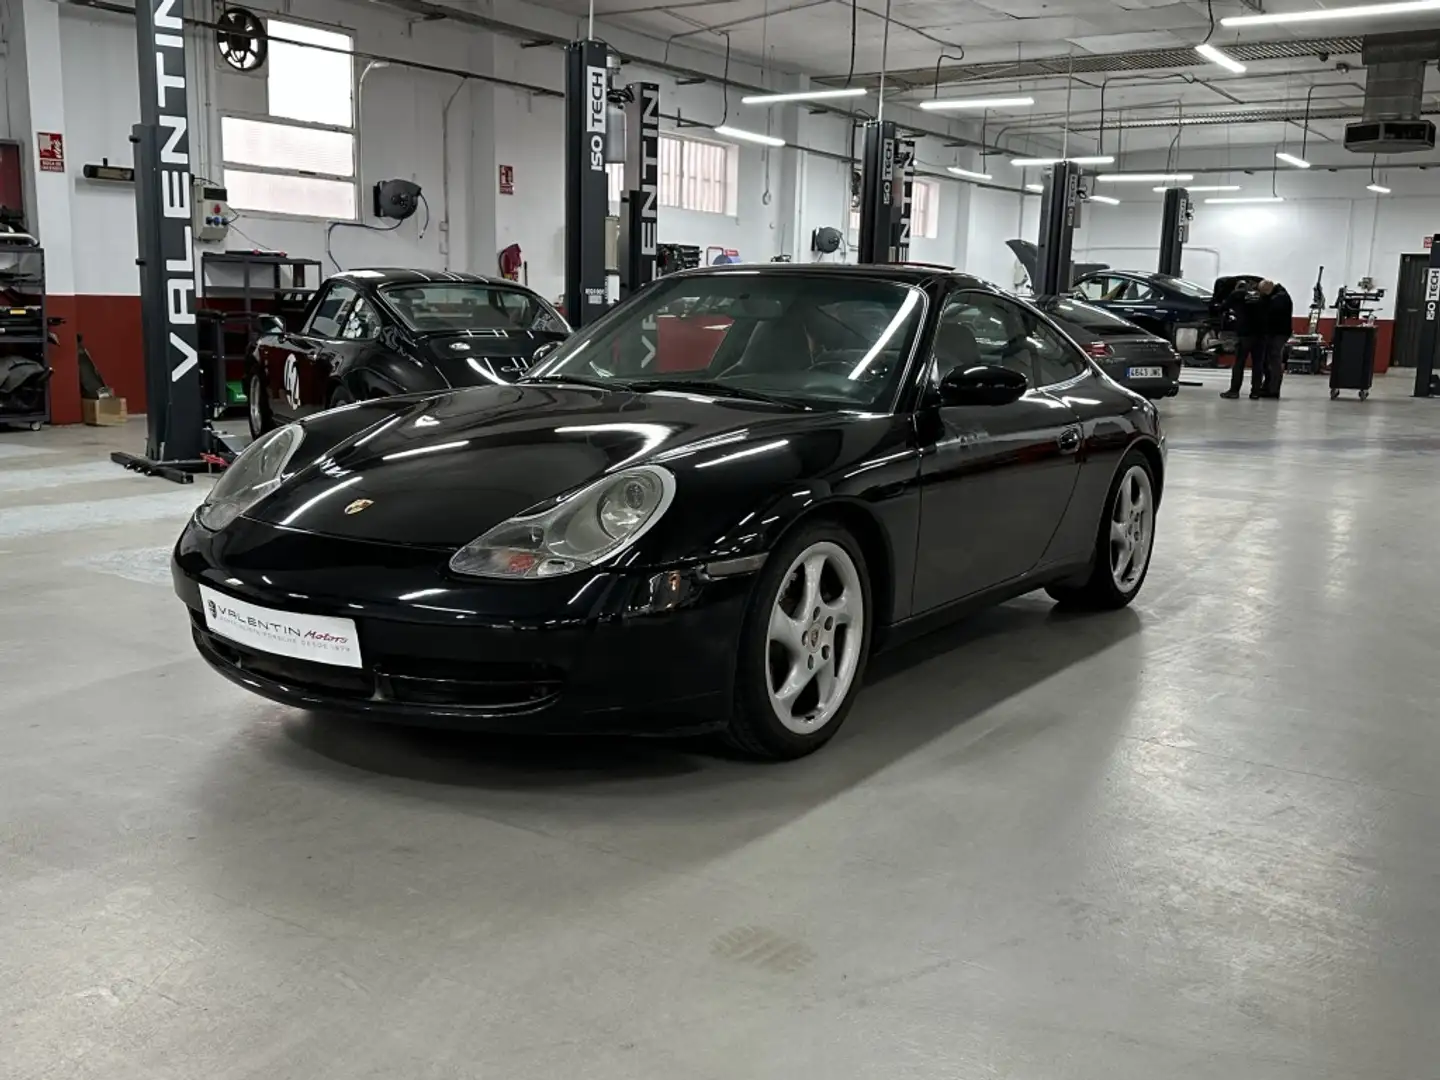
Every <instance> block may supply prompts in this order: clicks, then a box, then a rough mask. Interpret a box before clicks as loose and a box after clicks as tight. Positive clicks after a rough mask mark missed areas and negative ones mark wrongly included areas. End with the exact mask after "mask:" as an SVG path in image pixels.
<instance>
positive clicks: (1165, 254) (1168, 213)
mask: <svg viewBox="0 0 1440 1080" xmlns="http://www.w3.org/2000/svg"><path fill="white" fill-rule="evenodd" d="M1192 216H1194V213H1193V210H1192V209H1191V205H1190V192H1189V191H1187V190H1186V189H1185V188H1170V189H1169V190H1168V191H1166V192H1165V203H1164V207H1163V209H1162V211H1161V215H1160V265H1159V266H1158V267H1157V269H1158V270H1159V271H1160V273H1162V274H1168V275H1169V276H1170V277H1184V275H1183V274H1182V273H1181V272H1180V264H1181V263H1182V262H1183V261H1184V258H1185V243H1186V241H1187V240H1189V239H1190V218H1191V217H1192Z"/></svg>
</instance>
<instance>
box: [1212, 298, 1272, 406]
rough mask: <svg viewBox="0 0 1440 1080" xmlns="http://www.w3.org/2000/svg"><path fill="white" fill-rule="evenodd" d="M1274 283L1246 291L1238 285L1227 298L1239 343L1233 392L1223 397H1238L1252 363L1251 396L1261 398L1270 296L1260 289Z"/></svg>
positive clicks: (1228, 308) (1232, 381) (1231, 379)
mask: <svg viewBox="0 0 1440 1080" xmlns="http://www.w3.org/2000/svg"><path fill="white" fill-rule="evenodd" d="M1269 284H1271V283H1270V282H1268V281H1263V282H1261V283H1260V285H1259V286H1257V287H1254V288H1246V287H1244V286H1241V285H1236V286H1235V289H1234V290H1233V291H1232V292H1231V293H1230V295H1229V296H1227V297H1226V298H1225V309H1226V310H1227V311H1231V312H1234V314H1235V332H1236V334H1238V335H1239V340H1238V341H1237V342H1236V343H1235V363H1234V364H1233V365H1231V368H1230V389H1229V390H1226V391H1225V392H1224V393H1223V394H1221V395H1220V396H1221V397H1222V398H1230V399H1232V400H1233V399H1234V398H1238V397H1239V396H1240V387H1241V385H1242V384H1243V383H1244V382H1245V361H1246V360H1247V359H1248V360H1249V361H1250V396H1251V397H1252V398H1258V397H1259V396H1260V389H1261V387H1262V386H1263V385H1264V383H1265V352H1266V349H1265V346H1266V337H1265V334H1266V331H1267V330H1268V323H1267V321H1266V314H1267V313H1266V308H1267V307H1268V305H1269V297H1268V296H1266V295H1262V294H1261V292H1260V289H1261V288H1262V287H1263V286H1265V285H1269Z"/></svg>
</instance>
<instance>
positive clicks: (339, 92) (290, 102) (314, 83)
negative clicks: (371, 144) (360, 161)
mask: <svg viewBox="0 0 1440 1080" xmlns="http://www.w3.org/2000/svg"><path fill="white" fill-rule="evenodd" d="M266 26H267V27H268V29H269V31H270V59H269V60H268V61H267V65H266V66H267V69H268V74H267V86H268V89H269V94H270V100H269V111H270V115H271V116H284V117H288V118H290V119H291V120H308V121H309V122H310V123H312V124H335V125H336V126H338V127H350V126H351V125H352V124H353V123H354V114H353V112H352V108H351V102H352V95H353V91H354V86H353V83H354V78H355V58H354V56H353V54H352V50H353V48H354V45H353V43H352V41H351V38H350V35H349V34H340V33H336V32H335V31H334V30H321V29H319V28H317V27H314V26H302V25H301V24H299V23H290V22H283V21H281V20H280V19H269V20H267V22H266ZM297 43H303V44H297ZM310 45H322V46H324V48H323V49H312V48H308V47H307V46H310ZM333 49H343V50H344V51H343V52H332V51H330V50H333Z"/></svg>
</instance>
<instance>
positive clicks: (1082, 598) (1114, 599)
mask: <svg viewBox="0 0 1440 1080" xmlns="http://www.w3.org/2000/svg"><path fill="white" fill-rule="evenodd" d="M1136 467H1139V468H1141V469H1143V470H1144V471H1145V475H1146V477H1147V478H1148V479H1149V486H1150V499H1151V519H1150V535H1149V537H1148V541H1147V543H1148V545H1149V546H1148V548H1147V550H1146V553H1145V565H1144V567H1143V568H1142V569H1141V572H1140V575H1139V576H1138V577H1137V578H1136V579H1135V581H1134V582H1132V583H1131V584H1130V585H1129V586H1128V587H1126V588H1121V587H1120V585H1119V584H1118V583H1117V582H1116V581H1115V577H1114V575H1113V574H1112V573H1111V569H1110V543H1111V541H1110V525H1111V522H1112V520H1113V516H1114V514H1115V501H1116V497H1117V496H1118V495H1119V492H1120V484H1121V481H1122V480H1124V479H1125V478H1126V477H1128V476H1129V475H1130V472H1131V470H1132V469H1134V468H1136ZM1159 490H1160V485H1159V483H1158V482H1157V479H1156V476H1155V470H1154V469H1153V468H1152V467H1151V465H1150V459H1149V458H1147V457H1146V456H1145V455H1144V454H1143V453H1141V452H1140V451H1139V450H1136V449H1132V450H1130V451H1129V452H1128V453H1127V454H1126V455H1125V456H1124V457H1123V458H1122V459H1121V460H1120V467H1119V468H1117V469H1116V470H1115V476H1114V477H1113V478H1112V479H1111V481H1110V488H1109V490H1108V491H1107V492H1106V493H1105V507H1104V509H1103V510H1102V511H1101V514H1100V524H1099V527H1098V528H1097V529H1096V532H1095V551H1094V553H1093V554H1092V556H1091V564H1090V571H1089V574H1088V575H1087V576H1086V577H1085V578H1084V580H1079V581H1068V582H1061V583H1058V584H1055V585H1050V586H1047V587H1046V589H1045V591H1046V592H1047V593H1049V594H1050V596H1051V598H1052V599H1053V600H1054V601H1055V602H1056V603H1058V604H1060V605H1061V606H1062V607H1067V608H1074V609H1076V610H1082V611H1114V610H1116V609H1118V608H1123V607H1125V606H1126V605H1128V604H1129V603H1130V601H1132V600H1134V599H1135V597H1136V595H1138V594H1139V592H1140V587H1141V586H1142V585H1144V584H1145V578H1146V576H1147V575H1148V574H1149V573H1150V561H1151V554H1152V552H1153V550H1154V545H1155V521H1156V515H1155V511H1156V510H1157V509H1158V498H1157V496H1158V493H1159Z"/></svg>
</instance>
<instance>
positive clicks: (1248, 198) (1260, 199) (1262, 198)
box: [1205, 195, 1285, 203]
mask: <svg viewBox="0 0 1440 1080" xmlns="http://www.w3.org/2000/svg"><path fill="white" fill-rule="evenodd" d="M1205 201H1206V202H1207V203H1272V202H1284V201H1285V200H1284V199H1283V198H1282V197H1281V196H1279V195H1241V196H1239V197H1238V198H1233V199H1231V198H1222V199H1206V200H1205Z"/></svg>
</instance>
